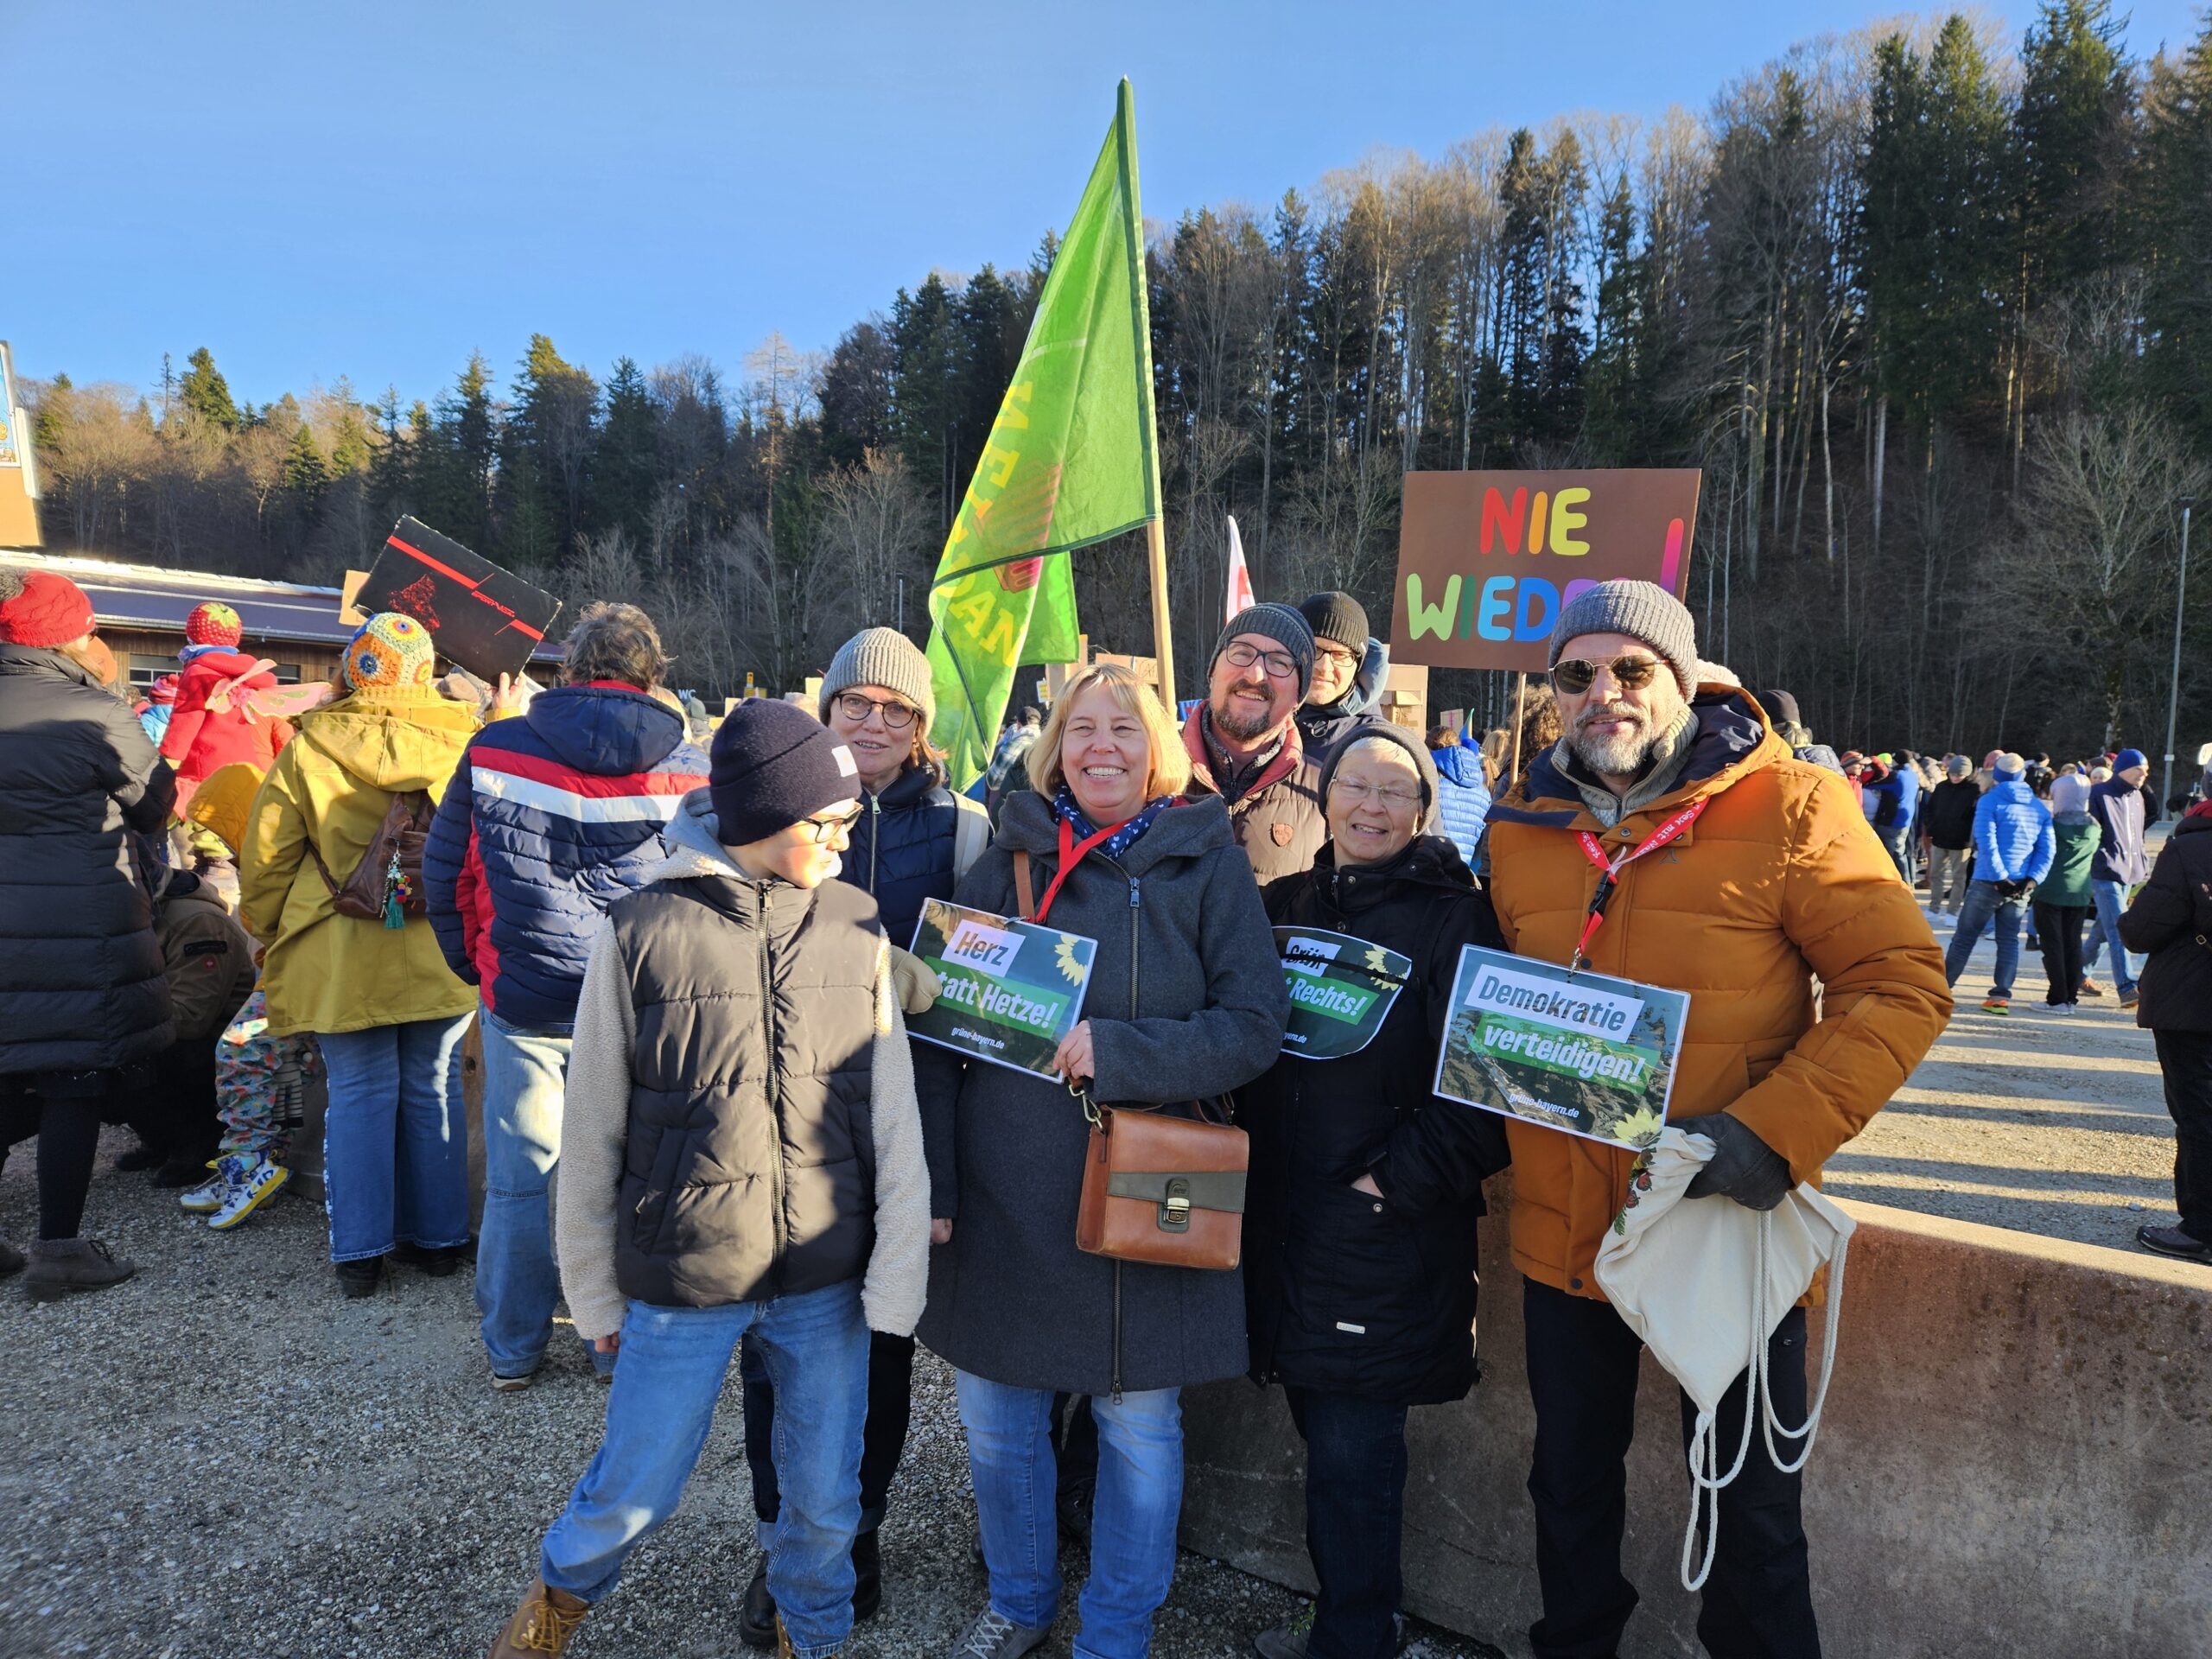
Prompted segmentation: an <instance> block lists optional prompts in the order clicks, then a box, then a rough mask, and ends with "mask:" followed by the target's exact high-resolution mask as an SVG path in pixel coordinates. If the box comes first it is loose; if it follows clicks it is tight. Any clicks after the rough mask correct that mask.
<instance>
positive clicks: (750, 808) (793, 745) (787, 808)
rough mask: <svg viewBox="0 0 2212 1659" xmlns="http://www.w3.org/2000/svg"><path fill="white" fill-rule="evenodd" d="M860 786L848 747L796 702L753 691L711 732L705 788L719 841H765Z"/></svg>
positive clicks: (744, 843) (729, 844) (725, 843)
mask: <svg viewBox="0 0 2212 1659" xmlns="http://www.w3.org/2000/svg"><path fill="white" fill-rule="evenodd" d="M860 792H861V769H860V767H859V766H857V765H856V764H855V762H854V760H853V752H852V751H851V750H850V749H849V748H847V747H845V746H844V745H843V744H842V743H840V742H839V741H837V739H836V735H835V734H833V733H831V731H830V730H829V728H828V727H827V726H824V725H823V723H822V722H821V721H818V720H817V719H815V717H814V716H813V715H810V714H808V713H807V712H806V710H805V709H801V708H800V707H798V705H797V704H796V703H790V702H772V701H771V700H770V699H768V698H766V697H754V698H753V699H752V700H751V701H750V702H741V703H740V704H738V705H737V707H736V708H735V709H733V710H732V711H731V713H730V716H729V718H728V719H727V720H725V721H722V723H721V729H719V730H718V731H716V732H715V741H714V747H713V748H712V750H711V751H710V752H709V756H708V768H707V793H708V798H709V799H711V800H712V801H713V802H714V804H715V834H716V835H717V836H720V837H721V843H722V845H723V846H725V847H744V846H747V845H749V844H750V843H752V842H756V841H766V839H767V838H768V837H769V836H772V835H774V834H775V833H776V832H777V831H778V830H779V829H789V828H790V827H791V825H792V824H795V823H798V821H799V820H800V819H801V818H810V817H813V816H814V815H815V814H816V813H817V812H819V811H820V810H822V809H823V807H825V806H834V805H835V804H836V803H837V802H839V801H849V800H855V799H857V798H859V796H860Z"/></svg>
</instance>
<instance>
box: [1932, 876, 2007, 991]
mask: <svg viewBox="0 0 2212 1659" xmlns="http://www.w3.org/2000/svg"><path fill="white" fill-rule="evenodd" d="M2027 908H2028V901H2027V899H2026V898H2025V897H2024V896H2018V897H2014V898H2010V899H2008V898H2006V897H2005V895H2004V894H2003V893H1999V892H1998V891H1997V884H1996V883H1995V882H1994V881H1981V880H1974V881H1969V882H1967V901H1966V903H1965V904H1963V905H1961V906H1959V924H1958V926H1957V928H1956V930H1955V931H1953V933H1952V934H1951V943H1950V944H1948V945H1947V946H1946V947H1944V950H1943V977H1944V979H1945V980H1947V981H1948V982H1950V983H1951V984H1953V985H1955V984H1957V983H1958V982H1959V976H1960V975H1961V974H1963V973H1964V972H1966V970H1967V957H1970V956H1972V955H1973V954H1974V946H1975V945H1976V944H1980V942H1981V930H1982V929H1983V928H1985V927H1986V926H1988V925H1990V923H1991V921H1992V920H1994V921H1995V923H1996V925H1997V973H1996V976H1995V977H1994V978H1993V981H1992V985H1993V991H1994V995H1998V996H2000V997H2004V998H2005V999H2007V1000H2009V999H2010V998H2011V997H2012V976H2013V974H2014V973H2015V972H2017V971H2018V969H2019V966H2020V918H2021V917H2022V916H2024V915H2025V914H2026V913H2027Z"/></svg>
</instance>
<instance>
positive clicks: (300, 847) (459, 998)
mask: <svg viewBox="0 0 2212 1659" xmlns="http://www.w3.org/2000/svg"><path fill="white" fill-rule="evenodd" d="M475 732H476V715H475V712H474V710H473V709H468V708H467V707H465V706H464V705H462V704H461V703H457V702H448V701H447V700H446V699H445V698H443V697H442V696H439V695H438V694H437V693H436V692H435V691H434V690H430V689H429V687H427V686H408V687H399V688H379V689H378V690H373V691H356V692H355V693H353V695H352V696H348V697H345V698H341V699H340V701H338V702H331V703H326V704H325V705H323V706H322V707H321V708H320V709H312V710H310V711H309V712H308V713H307V714H305V715H302V716H301V718H300V734H299V736H298V737H297V738H296V739H294V740H293V741H291V742H290V743H289V744H287V745H286V746H285V747H284V749H283V752H282V753H279V754H278V755H277V761H276V764H275V765H274V766H271V767H270V770H269V776H268V777H267V778H266V779H264V780H263V783H262V785H261V788H260V791H258V792H257V794H256V795H255V796H254V798H253V807H252V810H251V817H250V818H249V820H248V823H247V825H246V830H245V846H244V847H243V848H241V849H239V858H238V907H239V911H240V913H241V916H242V918H243V919H244V921H245V925H246V929H247V931H249V932H251V934H252V935H253V936H254V938H257V939H262V940H265V941H267V942H268V946H269V954H268V957H267V958H266V960H265V962H264V969H263V974H262V981H261V985H262V991H263V994H264V995H265V996H266V997H267V999H268V1002H269V1033H270V1035H271V1036H272V1037H285V1036H289V1035H291V1034H292V1033H295V1032H303V1031H315V1032H342V1031H365V1030H368V1029H370V1028H371V1027H376V1026H394V1025H401V1024H404V1023H405V1022H407V1021H409V1020H449V1019H452V1018H453V1017H454V1015H456V1014H467V1013H470V1012H471V1011H473V1010H474V1008H475V1007H476V993H475V991H474V989H472V988H470V987H468V986H467V985H464V984H463V983H462V982H461V981H460V980H458V979H456V978H455V977H454V973H453V970H452V969H449V968H448V967H447V966H446V959H445V955H444V953H443V952H442V951H441V950H439V949H438V941H437V938H436V936H435V934H434V933H432V932H431V931H430V924H429V918H426V917H416V918H412V919H410V921H409V922H408V924H407V925H406V926H404V927H402V928H388V927H386V926H385V925H384V924H383V923H382V922H381V921H373V922H372V921H361V920H359V919H356V918H353V917H350V916H340V915H339V914H338V913H337V912H336V911H335V910H334V909H333V908H332V907H331V895H330V889H329V888H328V887H327V886H325V885H324V882H323V879H322V876H321V873H320V872H318V871H317V870H316V868H315V860H314V859H313V858H312V857H311V856H309V855H308V846H309V844H310V843H312V844H313V845H314V847H315V849H317V850H318V851H320V852H321V855H322V861H323V862H324V864H326V865H327V866H328V868H329V870H330V874H331V877H332V879H333V880H335V881H337V882H339V883H340V885H341V886H342V885H343V884H344V883H345V881H346V879H347V878H348V877H349V876H350V875H352V874H353V871H354V869H355V868H357V867H358V866H359V864H360V861H361V855H363V854H364V853H365V852H366V851H367V849H368V845H369V842H371V841H372V839H374V838H375V836H376V833H377V829H378V826H379V825H380V824H382V823H384V817H385V811H386V810H388V809H389V808H390V807H391V798H392V797H393V796H394V795H395V794H397V793H398V792H399V791H403V790H410V789H420V790H426V791H429V796H430V798H431V799H432V800H434V801H435V800H436V799H437V798H439V797H440V796H441V795H442V794H443V793H444V792H445V787H446V781H447V779H450V778H451V777H452V776H453V773H454V767H455V766H457V765H459V764H460V761H461V751H462V750H463V749H464V748H466V747H467V744H468V740H469V739H470V738H471V737H472V736H474V734H475Z"/></svg>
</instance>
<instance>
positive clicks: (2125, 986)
mask: <svg viewBox="0 0 2212 1659" xmlns="http://www.w3.org/2000/svg"><path fill="white" fill-rule="evenodd" d="M2089 896H2090V897H2091V898H2092V899H2094V900H2095V902H2096V906H2097V926H2098V928H2099V930H2100V931H2101V932H2102V933H2103V935H2104V939H2105V943H2106V944H2108V945H2110V946H2111V947H2112V988H2113V995H2117V996H2126V995H2128V994H2129V993H2131V992H2132V991H2133V990H2134V988H2135V968H2134V964H2133V962H2132V961H2130V959H2129V957H2128V955H2127V947H2126V945H2124V944H2121V943H2120V912H2122V911H2123V910H2126V908H2127V887H2126V883H2124V882H2120V881H2092V882H2090V883H2089ZM2094 960H2095V958H2094V957H2084V958H2083V963H2082V965H2083V966H2084V968H2086V967H2087V966H2088V963H2090V962H2092V961H2094Z"/></svg>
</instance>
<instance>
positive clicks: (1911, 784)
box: [1863, 762, 1920, 836]
mask: <svg viewBox="0 0 2212 1659" xmlns="http://www.w3.org/2000/svg"><path fill="white" fill-rule="evenodd" d="M1863 799H1864V801H1865V804H1866V821H1867V823H1871V824H1872V825H1873V826H1874V828H1875V829H1877V830H1878V831H1879V832H1880V833H1882V834H1884V835H1886V836H1897V835H1902V834H1904V833H1905V832H1906V831H1908V830H1910V829H1911V828H1912V827H1913V822H1912V821H1913V816H1914V815H1915V814H1916V813H1917V812H1918V811H1919V810H1920V773H1919V772H1917V771H1916V770H1915V769H1914V768H1912V767H1911V766H1907V765H1905V764H1904V763H1903V762H1899V763H1898V765H1897V769H1896V770H1895V771H1893V772H1891V773H1890V775H1889V776H1888V777H1886V778H1885V779H1882V781H1881V782H1880V783H1878V784H1875V785H1872V786H1871V787H1870V788H1868V789H1867V790H1866V791H1865V794H1864V797H1863Z"/></svg>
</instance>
